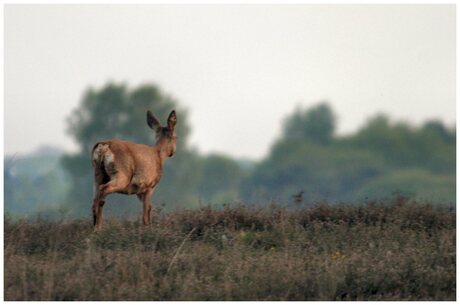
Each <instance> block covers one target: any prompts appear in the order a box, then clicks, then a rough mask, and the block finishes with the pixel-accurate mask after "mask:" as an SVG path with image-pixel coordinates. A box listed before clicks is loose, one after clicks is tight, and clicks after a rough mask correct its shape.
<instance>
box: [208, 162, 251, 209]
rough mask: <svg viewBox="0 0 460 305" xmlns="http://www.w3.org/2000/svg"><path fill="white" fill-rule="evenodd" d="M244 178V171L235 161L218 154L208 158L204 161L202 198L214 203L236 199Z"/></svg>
mask: <svg viewBox="0 0 460 305" xmlns="http://www.w3.org/2000/svg"><path fill="white" fill-rule="evenodd" d="M242 176H243V170H242V168H241V167H240V165H239V164H238V163H237V162H236V161H235V160H233V159H231V158H229V157H225V156H222V155H216V154H214V155H210V156H207V157H205V158H203V160H202V178H203V179H202V180H201V183H200V186H199V194H200V197H202V198H203V199H205V200H206V201H209V202H212V203H218V202H216V201H218V200H219V199H223V200H225V199H229V198H228V197H235V196H237V193H238V187H239V184H240V181H241V178H242ZM233 199H235V198H233Z"/></svg>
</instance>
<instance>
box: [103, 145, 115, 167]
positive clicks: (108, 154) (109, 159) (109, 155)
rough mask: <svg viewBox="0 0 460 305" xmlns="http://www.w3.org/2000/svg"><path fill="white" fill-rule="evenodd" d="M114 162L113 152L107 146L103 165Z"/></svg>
mask: <svg viewBox="0 0 460 305" xmlns="http://www.w3.org/2000/svg"><path fill="white" fill-rule="evenodd" d="M113 162H114V156H113V152H112V151H111V150H110V149H109V148H108V147H107V150H106V151H105V153H104V165H105V166H106V167H107V166H108V165H109V164H112V163H113Z"/></svg>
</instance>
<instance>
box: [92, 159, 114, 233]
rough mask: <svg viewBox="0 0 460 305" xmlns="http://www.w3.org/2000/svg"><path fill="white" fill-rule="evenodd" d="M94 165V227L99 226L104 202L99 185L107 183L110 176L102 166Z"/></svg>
mask: <svg viewBox="0 0 460 305" xmlns="http://www.w3.org/2000/svg"><path fill="white" fill-rule="evenodd" d="M95 165H96V166H94V184H93V209H92V211H93V225H94V227H96V228H100V226H101V221H102V207H103V206H104V203H105V197H104V196H102V194H101V191H100V187H101V185H103V184H105V183H107V182H108V181H109V179H110V177H109V176H108V175H107V173H106V172H105V171H104V169H103V168H101V167H99V166H97V164H95Z"/></svg>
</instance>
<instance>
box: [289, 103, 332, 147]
mask: <svg viewBox="0 0 460 305" xmlns="http://www.w3.org/2000/svg"><path fill="white" fill-rule="evenodd" d="M334 129H335V116H334V114H333V112H332V109H331V108H330V107H329V105H328V104H327V103H320V104H319V105H317V106H314V107H312V108H311V109H309V110H308V111H302V110H301V109H300V108H297V109H296V111H294V113H293V114H292V115H291V116H290V117H288V118H287V119H286V120H285V121H284V132H283V137H284V138H286V139H309V140H311V141H313V142H317V143H321V144H327V143H329V142H330V141H331V140H332V136H333V133H334Z"/></svg>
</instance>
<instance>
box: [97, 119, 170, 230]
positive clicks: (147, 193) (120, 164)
mask: <svg viewBox="0 0 460 305" xmlns="http://www.w3.org/2000/svg"><path fill="white" fill-rule="evenodd" d="M176 121H177V119H176V113H175V111H174V110H173V111H172V112H171V114H170V115H169V117H168V125H167V127H163V126H161V124H160V122H159V121H158V120H157V119H156V118H155V116H153V114H152V113H151V112H150V111H148V112H147V124H148V125H149V126H150V128H152V129H154V130H155V131H156V134H157V142H156V144H155V146H148V145H144V144H136V143H132V142H128V141H124V140H119V139H112V140H106V141H100V142H97V143H96V144H95V145H94V147H93V149H92V154H91V155H92V164H93V168H94V198H93V220H94V227H95V229H100V228H101V227H102V208H103V206H104V203H105V198H106V196H107V195H109V194H111V193H121V194H127V195H132V194H136V195H137V197H138V198H139V200H140V201H141V202H142V203H143V217H142V220H143V224H144V225H147V224H149V223H150V222H151V211H152V203H151V200H152V195H153V192H154V190H155V187H156V185H157V184H158V182H159V181H160V179H161V175H162V169H163V162H164V161H165V159H166V158H168V157H172V156H173V154H174V153H175V150H176V134H175V125H176Z"/></svg>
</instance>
